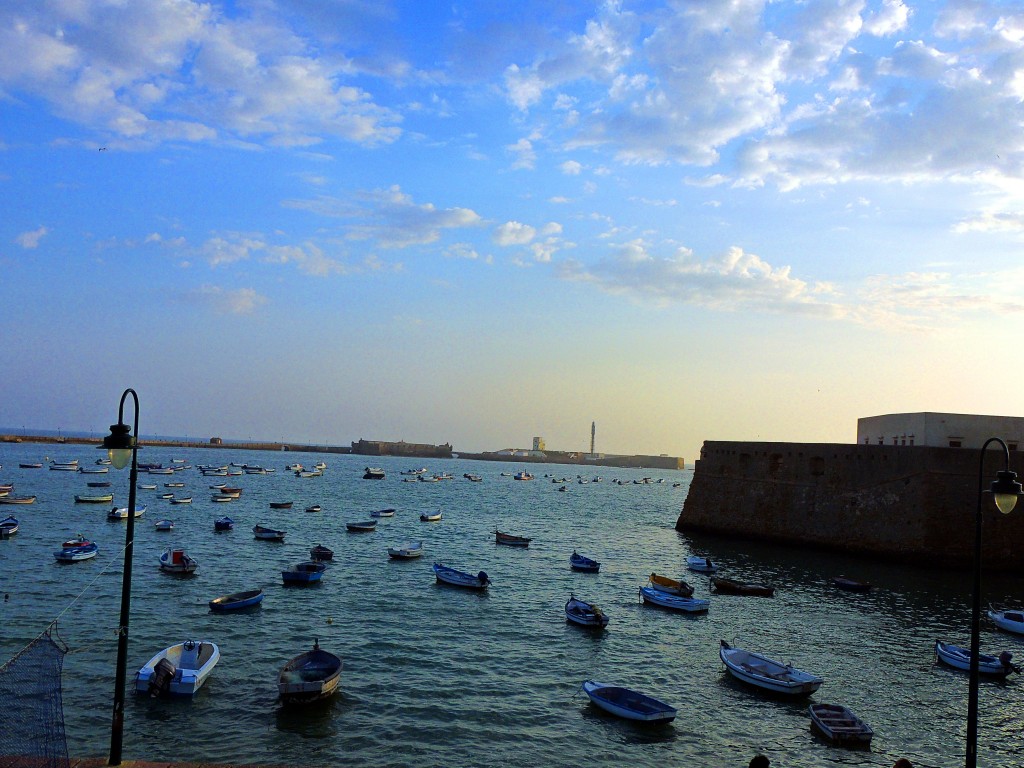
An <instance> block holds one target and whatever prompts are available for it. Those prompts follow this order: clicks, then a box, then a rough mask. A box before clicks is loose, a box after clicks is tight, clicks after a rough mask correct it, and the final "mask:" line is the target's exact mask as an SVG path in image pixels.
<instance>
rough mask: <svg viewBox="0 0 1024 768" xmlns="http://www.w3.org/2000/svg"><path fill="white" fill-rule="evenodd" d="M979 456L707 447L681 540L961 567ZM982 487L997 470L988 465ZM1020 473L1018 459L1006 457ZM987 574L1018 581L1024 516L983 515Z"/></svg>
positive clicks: (801, 446) (1022, 465)
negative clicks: (695, 537) (696, 536)
mask: <svg viewBox="0 0 1024 768" xmlns="http://www.w3.org/2000/svg"><path fill="white" fill-rule="evenodd" d="M979 458H980V456H979V453H978V451H972V450H963V449H958V448H926V447H921V446H886V445H851V444H831V443H757V442H725V441H706V442H705V443H704V445H703V447H702V449H701V454H700V459H699V460H698V461H697V462H696V467H695V470H694V476H693V480H692V482H691V485H690V491H689V493H688V495H687V497H686V500H685V502H684V503H683V509H682V512H681V513H680V515H679V519H678V520H677V521H676V529H677V530H679V531H684V532H685V531H694V532H708V533H715V534H721V535H727V536H731V537H739V538H747V539H758V540H764V541H777V542H785V543H789V544H797V545H802V546H807V545H810V546H814V547H817V548H821V549H829V550H834V551H842V552H846V553H850V554H858V555H871V556H880V557H886V558H892V557H895V558H898V559H899V560H900V561H903V562H913V563H918V564H925V565H940V564H941V565H944V566H946V565H951V566H957V567H964V566H967V565H969V564H970V563H971V562H972V560H973V556H974V515H975V511H976V508H977V503H978V493H979V488H978V461H979ZM986 459H987V461H986V463H985V464H986V465H985V472H984V480H983V482H984V485H985V488H986V489H987V488H988V484H989V483H990V482H991V481H992V480H993V479H994V478H995V474H996V472H997V471H998V470H1001V469H1002V468H1003V459H1002V456H1001V455H999V454H998V453H997V452H996V451H992V452H991V455H990V456H988V455H987V456H986ZM1010 460H1011V461H1010V466H1011V469H1013V470H1014V471H1016V472H1017V473H1018V474H1021V473H1022V472H1024V455H1022V454H1020V453H1011V454H1010ZM982 527H983V537H982V541H983V545H982V546H983V564H984V567H985V568H986V569H992V570H1003V571H1008V572H1016V573H1021V572H1024V561H1022V559H1021V557H1020V550H1019V542H1020V541H1021V540H1022V539H1024V511H1022V510H1021V509H1017V510H1015V511H1014V512H1013V513H1011V514H1009V515H1002V514H1000V513H999V512H997V511H996V510H995V507H994V505H993V504H992V502H991V501H990V500H989V501H988V502H987V504H985V505H984V512H983V524H982Z"/></svg>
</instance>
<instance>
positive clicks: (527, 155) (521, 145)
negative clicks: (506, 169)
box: [505, 139, 537, 170]
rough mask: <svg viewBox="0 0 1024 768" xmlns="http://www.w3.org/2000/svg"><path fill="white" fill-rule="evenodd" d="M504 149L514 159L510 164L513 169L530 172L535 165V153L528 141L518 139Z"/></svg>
mask: <svg viewBox="0 0 1024 768" xmlns="http://www.w3.org/2000/svg"><path fill="white" fill-rule="evenodd" d="M505 149H507V150H508V151H509V152H510V153H511V154H512V155H513V156H514V157H515V160H514V161H513V162H512V167H513V168H516V169H526V170H532V169H533V167H534V165H536V163H537V153H536V152H535V151H534V149H533V143H532V142H531V141H530V140H529V139H520V140H519V141H517V142H516V143H515V144H509V145H508V146H507V147H505Z"/></svg>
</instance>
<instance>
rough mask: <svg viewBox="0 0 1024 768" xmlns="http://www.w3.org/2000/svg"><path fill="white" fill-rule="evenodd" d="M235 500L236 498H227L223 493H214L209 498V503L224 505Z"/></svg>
mask: <svg viewBox="0 0 1024 768" xmlns="http://www.w3.org/2000/svg"><path fill="white" fill-rule="evenodd" d="M237 498H238V497H237V496H228V495H226V494H223V493H215V494H213V496H212V497H211V501H215V502H217V503H218V504H226V503H227V502H229V501H234V500H235V499H237Z"/></svg>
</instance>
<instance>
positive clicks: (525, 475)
mask: <svg viewBox="0 0 1024 768" xmlns="http://www.w3.org/2000/svg"><path fill="white" fill-rule="evenodd" d="M512 479H513V480H533V475H531V474H530V473H529V472H526V471H525V470H524V471H522V472H516V473H515V474H514V475H512Z"/></svg>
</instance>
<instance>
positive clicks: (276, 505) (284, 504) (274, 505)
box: [270, 501, 293, 509]
mask: <svg viewBox="0 0 1024 768" xmlns="http://www.w3.org/2000/svg"><path fill="white" fill-rule="evenodd" d="M292 503H293V502H290V501H272V502H270V508H271V509H291V508H292Z"/></svg>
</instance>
